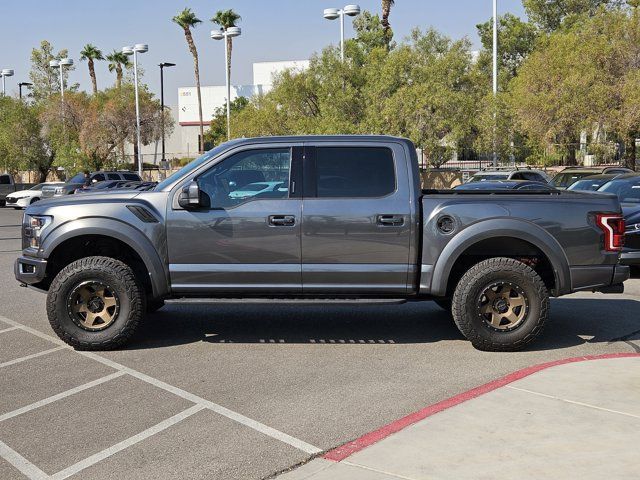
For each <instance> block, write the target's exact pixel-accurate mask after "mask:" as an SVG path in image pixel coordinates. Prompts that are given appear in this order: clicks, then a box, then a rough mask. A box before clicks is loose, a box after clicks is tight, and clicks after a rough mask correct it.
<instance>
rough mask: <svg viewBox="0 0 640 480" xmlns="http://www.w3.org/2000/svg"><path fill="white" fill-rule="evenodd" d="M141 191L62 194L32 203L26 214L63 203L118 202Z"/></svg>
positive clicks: (35, 212)
mask: <svg viewBox="0 0 640 480" xmlns="http://www.w3.org/2000/svg"><path fill="white" fill-rule="evenodd" d="M140 193H141V192H137V191H135V190H132V191H120V192H99V193H83V194H82V195H64V196H62V197H53V198H47V199H44V200H41V201H39V202H36V203H34V204H33V205H32V206H30V207H29V208H28V209H27V212H26V213H28V214H36V215H37V214H40V213H43V211H44V210H46V209H47V208H49V207H60V206H64V205H69V206H74V205H87V204H93V203H110V202H115V203H120V202H123V201H127V200H131V199H132V198H135V197H137V196H138V195H140Z"/></svg>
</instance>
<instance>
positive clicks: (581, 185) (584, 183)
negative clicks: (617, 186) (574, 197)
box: [568, 178, 607, 192]
mask: <svg viewBox="0 0 640 480" xmlns="http://www.w3.org/2000/svg"><path fill="white" fill-rule="evenodd" d="M605 183H607V179H606V178H603V179H597V180H589V179H588V178H585V179H584V180H578V181H577V182H575V183H572V184H571V185H569V188H568V190H585V191H589V192H595V191H596V190H598V189H599V188H600V187H601V186H602V185H604V184H605Z"/></svg>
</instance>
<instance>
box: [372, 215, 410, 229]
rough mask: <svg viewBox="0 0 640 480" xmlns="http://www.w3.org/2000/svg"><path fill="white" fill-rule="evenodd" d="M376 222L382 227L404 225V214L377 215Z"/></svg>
mask: <svg viewBox="0 0 640 480" xmlns="http://www.w3.org/2000/svg"><path fill="white" fill-rule="evenodd" d="M377 222H378V225H382V226H383V227H401V226H402V225H404V215H378V216H377Z"/></svg>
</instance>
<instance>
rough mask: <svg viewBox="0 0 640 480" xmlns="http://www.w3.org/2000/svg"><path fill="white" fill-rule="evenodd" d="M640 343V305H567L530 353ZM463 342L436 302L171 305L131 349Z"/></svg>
mask: <svg viewBox="0 0 640 480" xmlns="http://www.w3.org/2000/svg"><path fill="white" fill-rule="evenodd" d="M633 339H636V340H638V339H640V302H637V301H634V300H629V299H619V300H611V299H597V298H594V299H584V298H579V299H578V298H570V297H569V298H561V299H554V300H552V305H551V316H550V319H549V322H548V324H547V327H546V329H545V331H544V333H543V335H542V337H540V338H539V339H538V340H537V341H536V342H534V344H533V345H531V346H530V347H529V348H528V349H527V350H528V351H540V350H553V349H562V348H569V347H573V346H577V345H581V344H585V343H609V342H626V343H627V345H628V347H626V348H625V350H629V347H630V348H632V349H635V350H636V351H638V352H639V353H640V347H638V346H637V345H635V344H633V343H631V342H630V340H633ZM452 340H460V341H463V340H464V338H463V337H462V335H461V334H460V332H459V331H458V330H457V328H456V326H455V325H454V323H453V320H452V319H451V317H450V314H449V313H448V312H445V311H444V310H442V309H440V308H439V307H437V306H436V305H435V304H432V303H431V302H423V303H407V304H404V305H384V306H381V305H378V306H371V305H359V306H347V305H322V306H320V305H318V306H316V305H314V306H300V305H282V304H269V303H264V304H245V305H242V304H213V305H197V306H196V305H176V304H173V305H167V306H165V307H164V308H163V309H162V310H160V311H159V312H157V313H155V314H152V315H149V317H148V318H147V320H146V321H145V322H144V324H143V325H141V327H140V329H139V331H138V333H137V334H136V336H135V337H134V339H133V341H132V342H131V344H130V345H129V346H128V347H127V348H129V349H148V348H163V347H167V346H173V345H183V344H189V343H195V342H209V343H212V344H243V343H244V344H274V345H276V344H312V345H327V346H331V345H345V344H351V345H371V344H379V345H395V344H420V343H435V342H442V341H452Z"/></svg>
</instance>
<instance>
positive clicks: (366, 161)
mask: <svg viewBox="0 0 640 480" xmlns="http://www.w3.org/2000/svg"><path fill="white" fill-rule="evenodd" d="M316 186H317V196H318V197H319V198H327V197H356V198H357V197H383V196H385V195H388V194H390V193H392V192H393V191H394V190H395V189H396V176H395V168H394V163H393V155H392V153H391V150H390V149H388V148H375V147H374V148H367V147H319V148H317V149H316Z"/></svg>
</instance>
